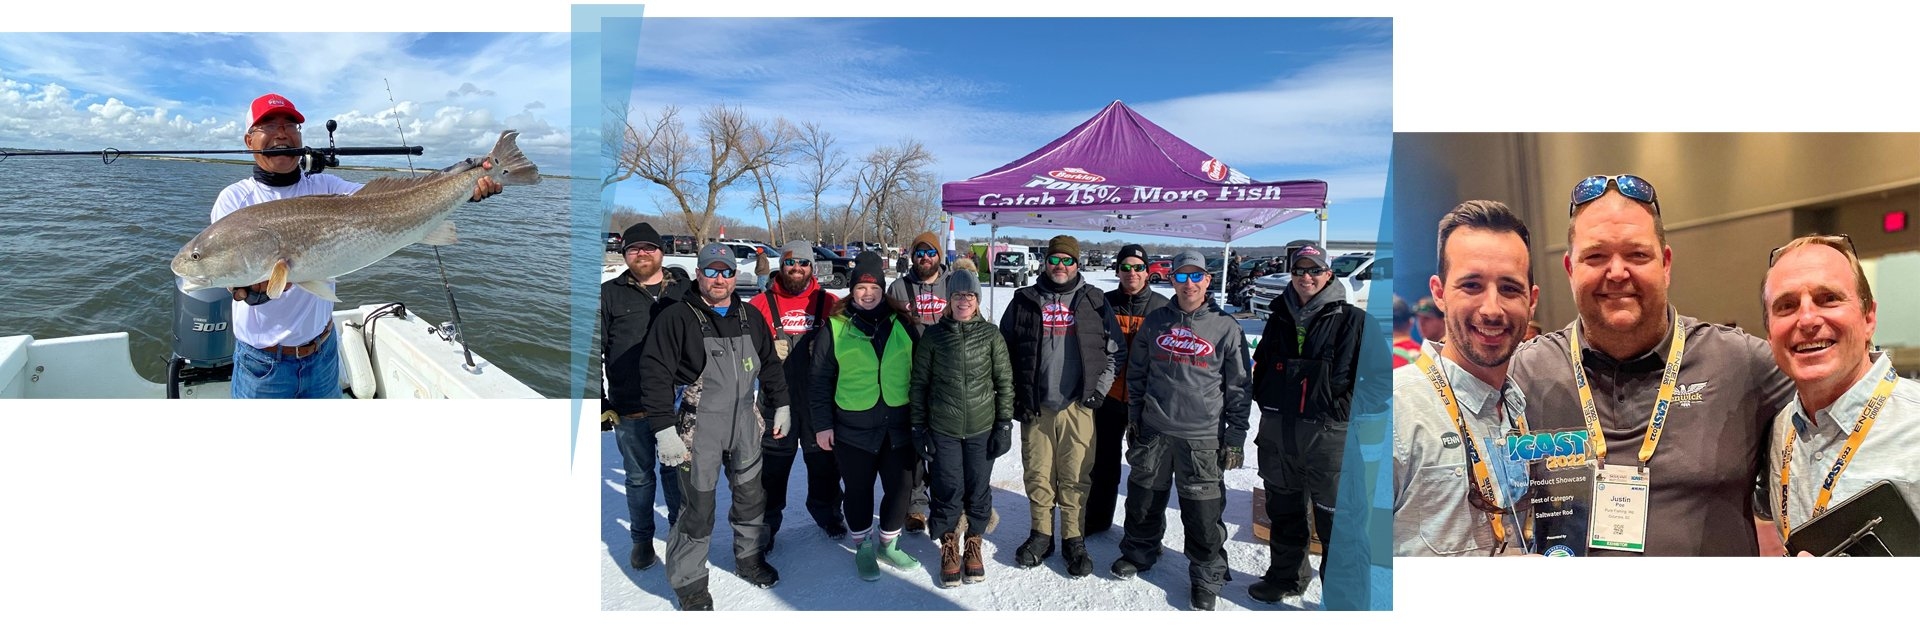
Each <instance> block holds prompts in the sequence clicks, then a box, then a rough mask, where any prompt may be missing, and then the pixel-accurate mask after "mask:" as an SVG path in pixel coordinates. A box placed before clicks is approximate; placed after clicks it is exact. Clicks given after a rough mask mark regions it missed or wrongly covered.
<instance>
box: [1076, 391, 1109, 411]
mask: <svg viewBox="0 0 1920 633" xmlns="http://www.w3.org/2000/svg"><path fill="white" fill-rule="evenodd" d="M1106 403H1107V397H1106V396H1104V395H1100V394H1097V393H1096V394H1093V395H1091V396H1087V397H1085V398H1082V399H1081V400H1080V406H1083V407H1086V408H1087V410H1089V411H1098V410H1099V409H1100V405H1103V404H1106Z"/></svg>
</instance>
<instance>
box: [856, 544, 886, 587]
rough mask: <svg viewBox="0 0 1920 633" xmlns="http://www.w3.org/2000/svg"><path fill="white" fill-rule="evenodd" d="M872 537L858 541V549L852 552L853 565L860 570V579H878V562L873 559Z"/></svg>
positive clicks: (869, 580)
mask: <svg viewBox="0 0 1920 633" xmlns="http://www.w3.org/2000/svg"><path fill="white" fill-rule="evenodd" d="M874 549H875V547H874V544H873V539H867V540H865V541H861V542H860V549H859V550H858V551H855V552H854V553H853V566H854V567H856V568H858V569H859V570H860V579H861V580H865V581H867V582H873V581H875V580H879V579H880V563H878V562H875V561H874Z"/></svg>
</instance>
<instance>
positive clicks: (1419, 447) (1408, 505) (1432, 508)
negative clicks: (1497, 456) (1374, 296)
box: [1393, 341, 1527, 556]
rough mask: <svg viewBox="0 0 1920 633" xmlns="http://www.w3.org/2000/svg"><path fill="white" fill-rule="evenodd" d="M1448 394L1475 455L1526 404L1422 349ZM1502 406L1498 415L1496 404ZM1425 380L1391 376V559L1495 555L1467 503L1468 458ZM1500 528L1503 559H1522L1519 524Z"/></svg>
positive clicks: (1482, 518)
mask: <svg viewBox="0 0 1920 633" xmlns="http://www.w3.org/2000/svg"><path fill="white" fill-rule="evenodd" d="M1421 351H1422V352H1425V353H1426V355H1427V356H1428V357H1429V358H1432V359H1433V360H1434V364H1436V365H1438V366H1439V367H1440V372H1441V374H1442V375H1444V376H1446V378H1447V384H1448V385H1450V386H1452V387H1453V396H1454V398H1456V399H1458V400H1459V401H1460V416H1461V417H1462V418H1465V419H1466V423H1467V424H1469V425H1472V431H1473V435H1474V439H1476V440H1478V441H1479V442H1480V443H1481V445H1482V448H1481V454H1482V455H1484V456H1488V457H1489V458H1490V457H1491V455H1492V452H1491V451H1489V450H1487V449H1486V444H1487V442H1488V440H1490V439H1492V440H1499V439H1501V438H1504V437H1506V435H1507V432H1508V431H1511V430H1514V420H1515V418H1517V417H1519V416H1520V414H1521V413H1523V412H1525V411H1526V408H1527V398H1526V396H1525V395H1523V394H1521V393H1520V390H1519V389H1516V388H1514V387H1513V386H1512V385H1511V383H1509V385H1507V387H1506V388H1505V389H1504V390H1503V389H1496V388H1494V387H1493V386H1491V385H1488V384H1487V383H1484V382H1481V381H1480V379H1479V378H1475V377H1474V376H1473V374H1469V373H1467V371H1466V370H1465V369H1462V368H1461V367H1460V366H1459V365H1456V364H1454V363H1453V361H1450V360H1447V359H1445V358H1441V357H1440V347H1439V346H1438V345H1435V344H1434V343H1433V342H1432V341H1428V342H1427V343H1426V344H1424V345H1422V346H1421ZM1503 403H1504V404H1505V407H1504V409H1503V408H1502V406H1501V405H1502V404H1503ZM1462 442H1463V440H1462V438H1461V437H1460V433H1459V431H1458V429H1455V428H1454V425H1453V419H1452V417H1451V416H1450V415H1449V414H1448V413H1447V408H1446V407H1445V406H1444V405H1442V404H1440V394H1439V393H1438V392H1436V391H1434V389H1433V384H1432V383H1430V382H1427V375H1426V372H1423V371H1420V368H1419V367H1418V366H1415V365H1413V364H1411V363H1409V364H1407V365H1405V366H1403V367H1400V368H1399V369H1395V370H1393V555H1394V556H1485V555H1487V554H1488V553H1490V552H1492V551H1493V548H1494V544H1495V542H1496V541H1494V538H1493V528H1492V527H1491V526H1489V525H1487V513H1485V512H1481V511H1479V510H1475V509H1474V508H1473V506H1472V505H1470V504H1468V502H1467V495H1468V494H1469V491H1471V490H1472V489H1473V474H1472V472H1471V469H1470V468H1469V467H1468V466H1467V450H1466V447H1465V446H1464V445H1462ZM1505 520H1506V528H1507V544H1508V547H1509V549H1508V551H1509V552H1520V551H1524V550H1523V549H1522V545H1521V542H1520V530H1519V529H1518V528H1519V524H1518V522H1516V521H1514V519H1513V518H1512V517H1508V518H1507V519H1505Z"/></svg>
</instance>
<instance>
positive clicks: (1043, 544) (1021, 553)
mask: <svg viewBox="0 0 1920 633" xmlns="http://www.w3.org/2000/svg"><path fill="white" fill-rule="evenodd" d="M1052 555H1053V535H1052V534H1047V533H1045V532H1040V531H1038V530H1036V531H1034V532H1033V533H1032V535H1030V536H1028V537H1027V542H1025V543H1021V544H1020V549H1018V550H1014V557H1013V562H1015V563H1017V564H1019V565H1020V566H1021V567H1024V568H1028V569H1031V568H1034V567H1039V566H1040V563H1041V562H1042V561H1045V560H1047V557H1048V556H1052Z"/></svg>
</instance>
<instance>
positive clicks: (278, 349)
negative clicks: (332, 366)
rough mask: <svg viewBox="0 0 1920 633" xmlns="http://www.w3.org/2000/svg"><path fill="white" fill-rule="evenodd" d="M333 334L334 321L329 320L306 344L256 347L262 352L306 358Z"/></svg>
mask: <svg viewBox="0 0 1920 633" xmlns="http://www.w3.org/2000/svg"><path fill="white" fill-rule="evenodd" d="M332 335H333V321H332V320H328V321H327V326H326V327H324V328H320V335H319V336H316V337H313V340H311V341H307V342H306V343H304V344H301V345H275V346H273V347H256V348H254V349H257V350H260V351H262V352H266V353H268V354H273V355H276V356H292V357H294V358H306V357H308V356H312V355H313V353H314V352H318V351H320V344H321V343H325V342H327V337H328V336H332Z"/></svg>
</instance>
